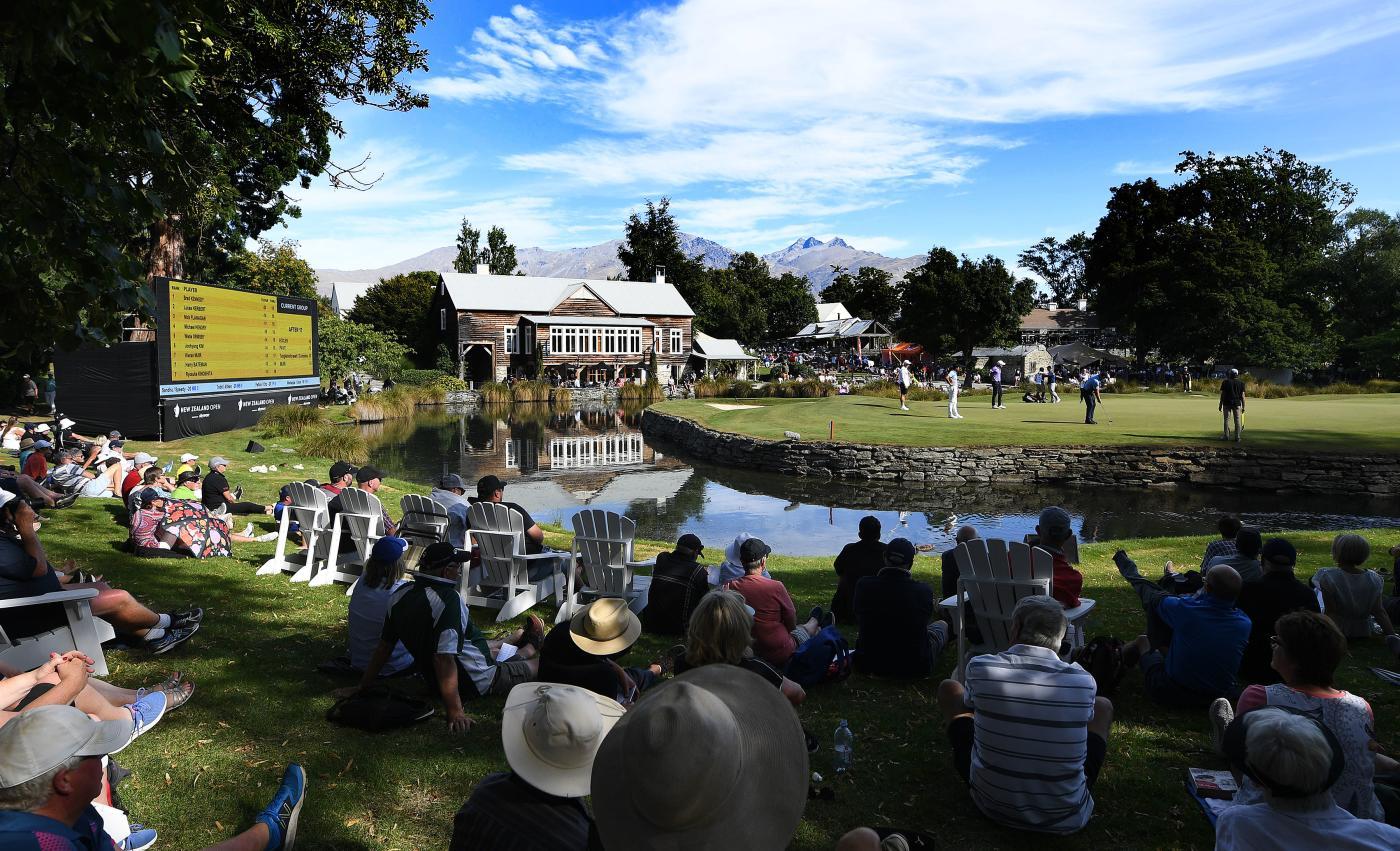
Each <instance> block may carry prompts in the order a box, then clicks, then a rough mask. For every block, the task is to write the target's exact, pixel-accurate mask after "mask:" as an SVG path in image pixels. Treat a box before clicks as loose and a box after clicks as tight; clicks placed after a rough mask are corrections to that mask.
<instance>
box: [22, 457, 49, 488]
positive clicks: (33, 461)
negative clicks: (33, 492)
mask: <svg viewBox="0 0 1400 851" xmlns="http://www.w3.org/2000/svg"><path fill="white" fill-rule="evenodd" d="M21 472H23V473H24V474H25V475H26V476H28V477H29V478H31V479H33V480H34V481H36V482H42V481H43V480H44V477H46V476H47V475H48V474H49V461H48V459H47V458H45V457H44V453H42V452H33V453H30V455H29V458H28V459H27V460H26V461H25V462H24V469H23V470H22V471H21Z"/></svg>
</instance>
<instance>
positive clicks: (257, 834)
mask: <svg viewBox="0 0 1400 851" xmlns="http://www.w3.org/2000/svg"><path fill="white" fill-rule="evenodd" d="M298 838H300V837H298ZM269 839H271V835H270V834H269V833H268V832H267V825H265V824H263V823H262V822H256V823H255V824H254V825H253V826H252V827H250V828H248V829H247V830H245V831H243V832H242V833H240V834H238V835H237V836H234V837H231V838H229V839H225V840H224V841H223V842H220V843H219V844H217V845H210V846H209V847H208V848H206V849H205V851H263V849H265V848H267V843H268V840H269Z"/></svg>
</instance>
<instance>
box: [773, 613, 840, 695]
mask: <svg viewBox="0 0 1400 851" xmlns="http://www.w3.org/2000/svg"><path fill="white" fill-rule="evenodd" d="M784 673H785V675H786V676H787V678H788V679H790V680H792V681H793V682H795V683H797V684H798V685H800V686H802V687H803V688H807V687H808V686H814V685H817V684H819V683H830V682H840V681H841V680H844V679H846V678H847V677H849V676H850V675H851V646H850V645H849V644H847V643H846V637H845V636H844V635H842V634H841V632H840V630H838V629H837V628H836V627H834V626H829V627H826V628H825V629H823V630H822V631H821V632H818V633H817V634H816V635H814V636H812V637H811V638H809V639H807V640H806V641H804V642H802V646H801V647H798V648H797V652H795V653H793V654H792V658H791V659H789V660H788V663H787V670H786V671H785V672H784Z"/></svg>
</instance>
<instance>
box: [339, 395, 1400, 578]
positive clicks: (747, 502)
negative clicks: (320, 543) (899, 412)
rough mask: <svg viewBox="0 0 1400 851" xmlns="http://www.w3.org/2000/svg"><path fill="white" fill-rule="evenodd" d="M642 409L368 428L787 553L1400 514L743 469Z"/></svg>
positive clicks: (596, 503) (423, 451)
mask: <svg viewBox="0 0 1400 851" xmlns="http://www.w3.org/2000/svg"><path fill="white" fill-rule="evenodd" d="M640 419H641V414H640V411H627V410H623V409H615V408H608V409H593V410H580V411H571V410H564V411H551V410H550V409H549V408H548V406H538V405H516V406H513V407H504V408H501V409H491V408H487V409H480V410H467V411H459V412H439V413H432V414H425V415H421V416H418V417H416V418H414V419H410V420H390V421H388V422H385V423H381V424H376V425H366V426H362V427H361V428H362V429H363V430H364V431H365V433H366V435H367V436H368V437H369V439H370V444H371V451H370V455H371V460H372V463H373V464H375V465H376V466H378V467H381V468H383V469H384V470H386V471H387V472H389V473H390V474H391V475H393V476H397V477H400V478H404V479H409V480H412V481H418V482H424V483H427V484H436V482H437V479H438V477H439V476H441V475H443V474H444V473H458V474H460V475H461V476H462V478H463V479H464V480H466V481H467V483H468V486H469V489H470V487H471V485H472V484H473V483H474V482H475V481H476V479H478V478H480V477H481V476H484V475H487V474H495V475H496V476H499V477H500V478H502V479H505V480H506V481H508V482H510V483H511V484H510V486H509V487H508V488H507V490H506V498H507V499H509V500H511V501H512V502H518V503H520V504H521V505H523V506H524V507H525V508H526V509H528V510H529V512H530V513H531V514H532V515H533V516H534V517H535V519H536V520H538V521H539V522H541V523H546V522H547V523H559V524H562V525H564V526H565V527H566V528H567V526H568V523H569V518H570V517H572V516H573V514H574V513H575V512H577V511H578V510H579V509H583V508H603V509H607V510H610V511H617V512H621V513H623V514H626V515H627V516H628V517H631V518H632V519H634V520H636V521H637V531H638V534H639V535H640V536H642V537H646V538H652V539H656V540H664V541H674V540H675V539H676V537H677V536H679V535H680V534H681V533H683V532H694V533H695V534H697V535H699V536H700V539H701V540H702V541H704V542H705V545H706V547H707V549H708V548H715V549H716V550H718V549H720V548H722V547H723V545H724V544H725V543H727V542H728V541H730V540H731V539H732V538H733V537H734V536H735V535H736V534H738V533H740V532H749V533H750V534H755V535H758V536H760V537H762V538H763V539H764V540H765V541H766V542H767V543H768V544H769V545H770V546H772V547H773V549H774V551H776V552H779V553H785V554H789V555H824V554H833V553H836V552H839V551H840V549H841V547H842V546H843V545H844V544H846V543H848V542H849V541H852V540H854V539H855V530H856V526H857V524H858V523H859V521H860V518H861V517H863V516H865V515H867V514H873V515H875V516H876V517H878V518H880V522H881V526H882V528H883V529H884V538H885V539H886V540H888V539H890V538H892V537H901V536H902V537H906V538H909V539H910V540H911V541H913V542H914V543H915V544H931V545H933V546H934V547H935V548H936V549H939V550H943V549H946V548H948V547H949V546H951V544H952V540H953V533H954V532H955V531H956V530H957V527H958V526H960V525H963V524H971V525H973V526H976V527H977V529H978V530H979V531H980V532H981V534H982V536H983V537H996V538H1007V539H1013V540H1020V539H1021V538H1022V537H1023V536H1024V535H1026V534H1029V533H1031V532H1033V531H1034V528H1035V521H1036V515H1037V514H1038V513H1039V511H1040V509H1041V508H1042V507H1044V506H1046V505H1061V506H1063V507H1064V508H1065V509H1067V510H1068V511H1069V512H1070V514H1071V515H1072V516H1073V517H1074V522H1075V530H1076V532H1077V533H1078V534H1079V537H1080V540H1081V541H1084V542H1089V541H1104V540H1114V539H1119V538H1134V537H1149V536H1158V535H1192V534H1196V535H1199V534H1208V533H1211V532H1212V531H1213V530H1214V528H1215V520H1216V518H1217V516H1218V515H1219V514H1220V513H1221V512H1228V513H1231V514H1236V515H1238V516H1240V517H1241V518H1242V519H1243V520H1244V521H1245V523H1247V524H1249V525H1252V526H1258V527H1259V528H1261V529H1263V530H1265V532H1266V533H1267V532H1268V531H1270V530H1275V529H1321V530H1328V529H1353V528H1367V527H1377V526H1400V506H1397V505H1396V502H1395V501H1394V500H1390V499H1378V498H1370V497H1364V496H1357V497H1339V496H1331V495H1329V496H1317V495H1297V494H1293V495H1279V494H1274V493H1266V492H1255V491H1250V492H1234V491H1207V490H1201V489H1192V488H1167V489H1159V488H1143V489H1125V488H1109V487H1092V488H1088V487H1083V488H1081V487H1070V486H1048V485H1019V486H1012V485H1007V486H985V485H979V486H948V485H936V484H929V485H920V484H915V483H898V482H852V481H839V480H832V481H826V480H818V479H811V478H800V477H793V476H783V475H778V474H775V473H761V472H757V471H752V470H735V469H730V468H723V467H718V466H716V465H713V464H708V463H706V462H705V461H704V459H700V458H688V457H684V456H682V455H679V454H675V453H674V452H673V451H672V449H671V448H670V447H669V446H666V445H663V444H657V445H653V444H652V443H651V442H649V441H647V440H646V439H645V438H644V437H643V435H642V433H641V430H640V427H639V423H640Z"/></svg>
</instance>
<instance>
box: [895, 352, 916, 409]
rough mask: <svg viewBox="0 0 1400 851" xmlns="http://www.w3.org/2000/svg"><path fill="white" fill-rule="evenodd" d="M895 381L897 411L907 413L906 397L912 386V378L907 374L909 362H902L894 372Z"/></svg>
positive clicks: (907, 402)
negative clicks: (896, 386)
mask: <svg viewBox="0 0 1400 851" xmlns="http://www.w3.org/2000/svg"><path fill="white" fill-rule="evenodd" d="M895 381H896V382H897V383H898V384H899V409H900V410H901V411H907V410H909V400H908V399H907V398H906V397H907V396H908V395H909V388H910V387H911V386H913V384H914V376H913V375H910V374H909V361H904V362H903V363H902V364H900V366H899V369H897V370H895Z"/></svg>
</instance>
